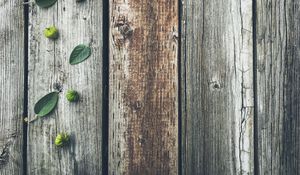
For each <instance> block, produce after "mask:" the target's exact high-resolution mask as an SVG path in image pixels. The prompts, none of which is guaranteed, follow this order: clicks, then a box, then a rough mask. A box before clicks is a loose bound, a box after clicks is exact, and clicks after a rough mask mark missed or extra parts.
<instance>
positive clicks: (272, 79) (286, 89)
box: [256, 0, 300, 175]
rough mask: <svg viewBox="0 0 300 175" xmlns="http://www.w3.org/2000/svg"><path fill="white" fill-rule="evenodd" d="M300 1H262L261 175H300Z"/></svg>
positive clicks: (259, 11)
mask: <svg viewBox="0 0 300 175" xmlns="http://www.w3.org/2000/svg"><path fill="white" fill-rule="evenodd" d="M299 19H300V1H294V0H286V1H280V0H262V1H258V2H257V40H256V42H257V85H258V86H257V87H258V92H257V94H258V97H257V101H258V116H257V117H258V143H259V145H258V158H259V171H260V174H280V175H296V174H300V115H299V109H300V103H299V94H300V79H299V75H300V59H299V56H300V21H299Z"/></svg>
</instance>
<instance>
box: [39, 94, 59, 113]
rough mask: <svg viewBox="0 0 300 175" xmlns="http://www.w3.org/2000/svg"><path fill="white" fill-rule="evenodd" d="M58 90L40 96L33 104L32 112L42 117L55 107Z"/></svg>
mask: <svg viewBox="0 0 300 175" xmlns="http://www.w3.org/2000/svg"><path fill="white" fill-rule="evenodd" d="M57 101H58V92H51V93H49V94H47V95H45V96H44V97H43V98H41V99H40V100H39V101H38V102H37V103H36V104H35V106H34V112H35V114H36V115H37V116H38V117H44V116H45V115H47V114H49V113H50V112H51V111H53V109H54V108H55V107H56V105H57Z"/></svg>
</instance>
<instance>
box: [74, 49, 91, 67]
mask: <svg viewBox="0 0 300 175" xmlns="http://www.w3.org/2000/svg"><path fill="white" fill-rule="evenodd" d="M91 52H92V51H91V48H90V47H88V46H86V45H84V44H79V45H78V46H76V47H75V48H74V50H73V51H72V53H71V56H70V60H69V62H70V64H71V65H74V64H78V63H81V62H83V61H84V60H86V59H87V58H88V57H89V56H90V55H91Z"/></svg>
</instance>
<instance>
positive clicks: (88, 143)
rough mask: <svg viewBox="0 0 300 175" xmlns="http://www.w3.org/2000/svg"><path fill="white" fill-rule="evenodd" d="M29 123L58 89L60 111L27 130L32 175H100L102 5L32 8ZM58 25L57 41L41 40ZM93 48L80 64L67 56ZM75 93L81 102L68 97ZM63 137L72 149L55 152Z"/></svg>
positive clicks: (67, 1)
mask: <svg viewBox="0 0 300 175" xmlns="http://www.w3.org/2000/svg"><path fill="white" fill-rule="evenodd" d="M29 23H30V24H29V25H30V26H29V27H30V31H29V33H30V35H29V37H30V51H29V52H30V59H29V114H30V115H29V117H30V119H29V120H32V119H33V118H34V112H33V108H34V104H35V103H36V102H37V101H38V99H40V98H41V97H42V96H44V95H45V94H47V93H48V92H50V91H53V90H55V89H57V87H60V88H61V89H62V93H60V97H59V98H60V99H59V103H58V107H57V109H56V110H55V112H53V113H52V114H51V115H49V116H46V117H44V118H41V119H39V120H37V121H35V122H33V123H31V124H30V125H29V129H28V174H37V175H40V174H46V175H47V174H49V175H53V174H67V175H69V174H78V175H82V174H85V175H88V174H93V175H94V174H102V173H101V171H102V170H101V169H102V156H101V154H102V1H99V0H89V1H84V2H76V1H74V0H64V1H57V3H56V4H55V5H54V6H52V7H50V8H47V9H42V8H40V7H38V6H36V5H35V4H31V7H30V22H29ZM52 25H55V26H56V27H57V28H58V29H59V32H60V34H59V38H58V40H56V41H53V40H50V39H47V38H45V37H44V36H43V30H44V29H45V28H46V27H48V26H52ZM81 43H82V44H86V45H89V44H90V45H91V48H92V55H91V57H90V58H88V60H86V61H84V62H83V63H81V64H78V65H74V66H72V65H70V64H69V56H70V53H71V51H72V50H73V48H74V47H75V46H76V45H78V44H81ZM68 89H75V90H77V91H78V92H79V94H80V101H79V102H78V103H69V102H68V101H67V100H66V98H65V94H66V91H67V90H68ZM60 132H67V133H69V134H71V136H72V137H71V144H70V145H69V146H67V147H65V148H63V149H59V148H56V147H55V145H54V139H55V137H56V135H57V134H58V133H60Z"/></svg>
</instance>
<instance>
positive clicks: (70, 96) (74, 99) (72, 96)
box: [66, 89, 79, 102]
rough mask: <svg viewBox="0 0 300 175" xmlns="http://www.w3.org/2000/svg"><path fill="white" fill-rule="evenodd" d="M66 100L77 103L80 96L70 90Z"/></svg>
mask: <svg viewBox="0 0 300 175" xmlns="http://www.w3.org/2000/svg"><path fill="white" fill-rule="evenodd" d="M66 98H67V100H68V101H69V102H77V101H78V100H79V94H78V92H77V91H75V90H72V89H70V90H68V91H67V94H66Z"/></svg>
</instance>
